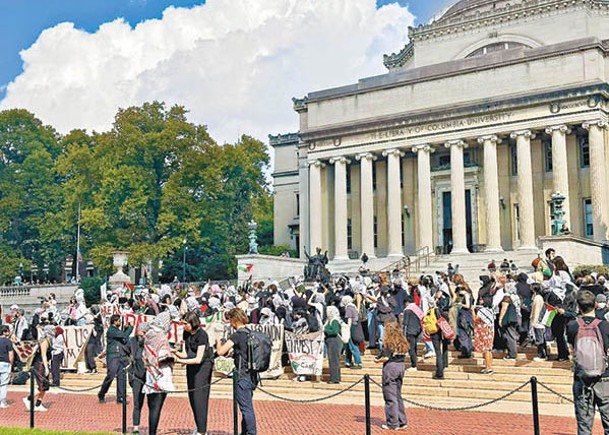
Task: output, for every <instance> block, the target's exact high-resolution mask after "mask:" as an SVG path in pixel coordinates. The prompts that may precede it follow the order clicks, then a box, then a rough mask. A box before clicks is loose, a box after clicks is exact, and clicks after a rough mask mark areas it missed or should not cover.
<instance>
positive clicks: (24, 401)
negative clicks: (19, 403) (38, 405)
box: [21, 397, 30, 411]
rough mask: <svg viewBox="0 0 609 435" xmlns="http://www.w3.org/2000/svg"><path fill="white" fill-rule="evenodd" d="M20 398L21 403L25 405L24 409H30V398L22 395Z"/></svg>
mask: <svg viewBox="0 0 609 435" xmlns="http://www.w3.org/2000/svg"><path fill="white" fill-rule="evenodd" d="M21 400H23V404H24V405H25V409H27V410H28V411H29V410H30V399H29V397H24V398H23V399H21Z"/></svg>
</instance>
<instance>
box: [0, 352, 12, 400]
mask: <svg viewBox="0 0 609 435" xmlns="http://www.w3.org/2000/svg"><path fill="white" fill-rule="evenodd" d="M10 376H11V365H10V364H9V363H7V362H0V403H5V402H6V390H7V389H8V380H9V378H10Z"/></svg>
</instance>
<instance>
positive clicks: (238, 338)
mask: <svg viewBox="0 0 609 435" xmlns="http://www.w3.org/2000/svg"><path fill="white" fill-rule="evenodd" d="M227 318H228V320H229V321H230V325H231V326H232V327H233V329H235V331H236V332H235V333H234V334H233V335H231V336H230V338H229V339H228V340H226V342H225V343H222V342H221V340H219V339H218V341H216V352H217V353H218V355H220V356H224V355H226V354H228V353H229V352H230V351H231V349H232V351H233V358H234V360H235V370H236V371H237V403H238V404H239V410H241V417H242V420H241V434H242V435H256V414H255V412H254V404H253V403H252V399H253V397H254V390H255V389H256V383H257V376H256V373H253V372H250V371H249V369H248V366H249V357H248V349H247V338H248V335H249V333H250V331H249V330H248V329H247V328H246V325H247V321H248V318H247V315H246V314H245V313H244V312H243V310H241V309H240V308H233V309H232V310H230V311H229V312H228V314H227Z"/></svg>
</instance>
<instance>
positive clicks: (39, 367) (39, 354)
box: [22, 325, 54, 412]
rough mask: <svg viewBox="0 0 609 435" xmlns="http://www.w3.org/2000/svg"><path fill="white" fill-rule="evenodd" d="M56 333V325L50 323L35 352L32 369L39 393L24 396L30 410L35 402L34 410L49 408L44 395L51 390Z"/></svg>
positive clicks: (25, 403)
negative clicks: (54, 336)
mask: <svg viewBox="0 0 609 435" xmlns="http://www.w3.org/2000/svg"><path fill="white" fill-rule="evenodd" d="M53 335H54V326H51V325H48V326H46V327H45V329H44V336H43V338H42V339H40V340H39V341H38V350H37V351H36V353H35V354H34V358H33V360H32V370H33V371H34V375H35V376H34V378H35V379H36V384H37V385H38V393H36V395H34V397H30V396H26V397H24V398H23V399H22V400H23V404H24V405H25V409H27V410H28V411H29V410H30V407H31V404H32V403H33V404H34V411H37V412H38V411H42V412H45V411H48V410H47V408H45V406H44V405H43V404H42V401H43V399H44V395H45V393H46V392H47V391H49V384H50V382H49V374H50V372H49V364H50V359H51V340H52V339H53Z"/></svg>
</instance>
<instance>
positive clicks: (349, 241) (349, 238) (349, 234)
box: [347, 218, 353, 250]
mask: <svg viewBox="0 0 609 435" xmlns="http://www.w3.org/2000/svg"><path fill="white" fill-rule="evenodd" d="M347 249H348V250H351V249H353V225H352V224H351V218H349V219H347Z"/></svg>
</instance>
